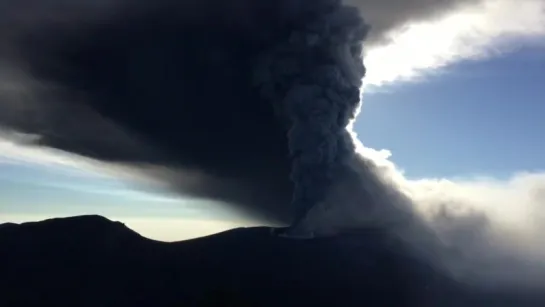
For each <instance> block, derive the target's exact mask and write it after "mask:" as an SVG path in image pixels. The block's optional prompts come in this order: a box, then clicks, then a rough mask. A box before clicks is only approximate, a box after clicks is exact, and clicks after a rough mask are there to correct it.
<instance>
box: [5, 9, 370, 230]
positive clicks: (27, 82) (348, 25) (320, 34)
mask: <svg viewBox="0 0 545 307" xmlns="http://www.w3.org/2000/svg"><path fill="white" fill-rule="evenodd" d="M2 4H3V6H4V7H5V9H4V10H3V12H9V16H8V18H7V19H4V20H3V23H4V24H5V25H6V27H5V28H4V29H7V30H4V32H3V33H2V38H1V42H2V47H3V48H2V60H4V65H3V72H4V73H3V77H4V78H5V79H6V81H9V83H10V84H12V85H13V86H11V85H10V86H5V88H4V89H3V91H2V93H1V95H2V97H1V98H2V103H1V104H0V111H1V112H0V114H2V115H0V123H1V124H2V125H3V126H4V127H7V128H9V129H14V130H17V131H19V132H24V133H29V134H33V135H39V136H40V139H39V141H38V145H41V146H49V147H54V148H58V149H62V150H65V151H69V152H73V153H76V154H80V155H84V156H88V157H91V158H95V159H98V160H102V161H107V162H112V163H122V164H125V165H133V166H135V167H138V166H140V167H142V168H141V169H146V170H148V169H150V165H151V166H157V168H155V169H154V171H151V173H152V174H153V175H155V176H159V177H164V179H165V180H168V181H169V182H170V183H171V184H172V185H173V186H174V187H175V188H176V189H179V190H180V191H181V192H183V193H186V194H189V195H194V196H202V197H209V198H216V199H221V200H224V201H227V202H230V203H234V204H238V205H240V206H242V207H243V208H245V209H248V210H249V211H251V212H253V213H255V214H258V215H259V216H260V217H261V218H267V219H268V220H269V221H273V222H280V223H289V222H290V221H291V220H292V219H293V217H294V215H302V214H303V213H304V212H305V211H306V209H308V208H309V207H310V206H311V205H312V204H313V203H314V202H316V201H319V199H320V198H323V195H321V194H320V193H322V194H323V193H326V191H327V189H328V186H329V184H330V182H331V181H332V180H333V178H331V176H332V172H333V169H332V168H333V165H335V164H337V163H338V161H337V160H339V159H344V157H345V156H349V155H352V154H353V152H354V151H353V148H352V145H351V142H350V138H349V137H348V136H347V133H346V131H345V129H344V128H345V126H346V124H347V123H348V120H349V119H350V118H351V117H352V115H353V112H354V109H355V108H356V106H357V104H358V101H359V86H360V85H361V78H362V77H363V65H362V61H361V58H360V55H361V41H362V39H363V38H364V36H365V33H366V26H365V25H364V24H363V22H362V20H361V18H360V16H359V14H358V12H357V11H356V10H355V9H352V8H348V7H344V6H342V5H341V3H340V1H332V0H327V1H326V0H323V1H288V0H284V1H243V0H239V1H230V2H227V1H214V0H208V1H181V2H175V1H159V2H154V3H150V2H144V1H142V2H134V1H130V2H129V1H126V2H125V1H114V0H112V1H101V2H91V1H78V2H77V3H75V2H73V1H72V2H68V1H67V2H64V1H60V0H50V1H41V2H39V1H28V0H27V1H17V2H15V1H3V2H2ZM355 68H357V69H355ZM165 169H167V170H168V171H163V170H165ZM292 169H293V172H292ZM290 175H291V178H292V180H293V182H294V183H295V184H293V183H292V181H290ZM292 186H294V187H295V188H293V187H292ZM318 192H319V193H318ZM293 195H294V196H293ZM292 198H294V202H295V204H296V205H290V202H291V200H292Z"/></svg>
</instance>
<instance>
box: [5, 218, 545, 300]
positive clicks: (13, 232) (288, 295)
mask: <svg viewBox="0 0 545 307" xmlns="http://www.w3.org/2000/svg"><path fill="white" fill-rule="evenodd" d="M0 276H2V277H1V278H0V306H3V307H14V306H46V305H51V306H71V307H74V306H146V307H147V306H157V307H159V306H237V307H241V306H275V307H276V306H301V305H304V306H346V307H349V306H400V307H402V306H419V307H421V306H445V307H448V306H464V307H469V306H497V307H501V306H545V299H543V298H542V299H541V300H540V298H539V297H537V296H532V295H530V294H528V293H526V294H523V293H486V292H482V291H481V292H479V291H475V290H473V289H470V288H468V287H466V286H464V285H461V284H458V283H455V282H454V281H452V280H450V279H448V278H446V277H445V276H443V275H441V274H440V273H438V272H436V271H434V270H433V269H431V268H430V267H429V266H427V265H425V264H424V263H421V262H419V261H418V260H416V259H415V258H412V257H410V256H409V254H408V253H406V252H405V249H404V247H403V245H402V244H401V243H400V242H399V241H398V240H396V239H395V238H393V237H390V236H389V235H387V234H386V233H384V232H380V231H368V232H363V231H362V232H359V233H357V234H356V233H354V234H350V235H344V236H340V237H335V238H321V239H313V240H290V239H284V238H280V237H278V236H275V235H271V230H270V228H266V227H257V228H240V229H234V230H230V231H226V232H223V233H219V234H216V235H211V236H207V237H203V238H199V239H193V240H188V241H181V242H174V243H164V242H158V241H153V240H150V239H147V238H144V237H142V236H140V235H139V234H137V233H136V232H134V231H132V230H131V229H129V228H127V227H126V226H125V225H123V224H122V223H119V222H113V221H110V220H108V219H106V218H103V217H101V216H79V217H71V218H59V219H51V220H45V221H41V222H32V223H23V224H2V225H0Z"/></svg>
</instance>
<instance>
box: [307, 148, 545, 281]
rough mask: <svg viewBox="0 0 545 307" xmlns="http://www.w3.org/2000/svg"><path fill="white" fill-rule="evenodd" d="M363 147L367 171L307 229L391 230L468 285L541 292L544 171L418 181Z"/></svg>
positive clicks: (314, 215)
mask: <svg viewBox="0 0 545 307" xmlns="http://www.w3.org/2000/svg"><path fill="white" fill-rule="evenodd" d="M357 143H358V151H359V152H360V154H361V155H362V156H363V157H364V160H363V161H364V162H363V163H364V164H363V165H365V166H364V167H361V165H359V166H358V165H356V166H355V167H356V169H358V170H359V171H360V174H359V179H358V181H354V182H352V181H348V182H340V183H339V187H338V189H334V190H333V191H332V193H331V195H330V199H328V200H327V201H326V202H325V203H324V204H320V205H318V206H317V207H315V208H313V210H311V211H310V213H309V215H307V221H305V223H306V224H305V223H304V224H303V226H302V229H307V230H306V231H308V229H310V231H314V232H315V233H318V234H319V233H322V234H327V233H335V232H338V231H342V230H343V229H346V228H348V229H354V228H356V229H357V228H368V227H371V228H374V227H379V228H382V229H386V230H388V229H390V230H391V231H393V232H394V233H396V234H397V235H398V236H400V237H401V238H403V239H404V240H405V241H406V242H408V243H409V245H410V246H412V247H413V248H415V250H416V251H417V252H419V253H420V252H421V253H422V254H421V255H422V256H423V257H425V258H426V259H427V260H429V261H430V262H433V263H434V264H436V265H438V266H439V267H440V268H442V269H446V270H447V271H449V272H450V273H452V274H453V276H455V277H457V278H460V279H461V280H463V281H464V282H470V283H478V284H480V285H483V284H485V285H487V286H489V285H494V286H510V287H513V286H527V287H540V289H542V290H543V287H545V244H543V233H545V172H541V173H518V174H514V175H513V176H512V177H511V178H509V179H507V180H498V179H494V178H486V177H478V178H469V179H447V178H423V179H418V180H413V179H408V178H406V177H405V176H404V175H403V172H402V171H401V170H399V169H398V168H397V167H396V165H395V164H394V163H393V162H392V161H390V160H389V157H390V154H391V153H390V152H389V151H387V150H382V151H377V150H374V149H371V148H366V147H364V146H363V145H362V144H361V143H359V142H357ZM351 183H355V184H351ZM329 204H331V206H329ZM414 218H416V219H414ZM415 221H416V222H415ZM305 227H306V228H305ZM438 242H440V243H438ZM438 244H439V245H438ZM437 246H442V248H440V249H437ZM443 247H445V248H446V249H443Z"/></svg>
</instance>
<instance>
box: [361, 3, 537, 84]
mask: <svg viewBox="0 0 545 307" xmlns="http://www.w3.org/2000/svg"><path fill="white" fill-rule="evenodd" d="M390 38H391V42H389V43H388V44H385V45H380V46H371V47H369V49H368V50H367V54H366V56H365V64H366V66H367V70H368V72H367V76H366V78H365V80H364V82H365V84H366V85H371V86H380V85H384V84H387V83H391V82H395V81H400V80H411V79H414V78H417V77H422V76H423V75H425V74H427V73H430V72H434V71H435V70H436V69H438V68H442V67H445V66H447V65H449V64H451V63H454V62H457V61H460V60H464V59H475V58H483V57H488V56H493V55H497V54H501V53H503V52H509V51H511V50H513V49H515V48H517V47H520V46H522V45H524V44H525V43H538V42H539V41H543V40H545V1H542V0H486V1H484V3H482V4H479V5H476V4H473V5H471V6H463V7H461V8H458V9H457V10H456V11H452V12H449V13H446V14H443V15H442V17H438V18H435V19H433V20H422V21H419V22H412V23H409V24H407V25H406V26H404V27H403V28H401V29H397V30H396V31H393V32H392V33H390Z"/></svg>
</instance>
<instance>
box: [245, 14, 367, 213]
mask: <svg viewBox="0 0 545 307" xmlns="http://www.w3.org/2000/svg"><path fill="white" fill-rule="evenodd" d="M367 29H368V27H367V26H366V25H365V24H364V23H363V21H362V19H361V18H360V16H359V12H358V11H357V10H356V9H355V8H353V7H342V6H338V5H336V6H332V7H331V8H330V9H329V10H327V11H325V12H318V14H316V15H315V16H314V17H313V18H312V19H311V20H310V22H308V23H306V24H304V25H302V26H301V27H300V28H297V29H294V30H293V31H292V32H291V33H290V35H289V36H288V37H287V39H286V40H285V41H284V42H282V43H281V44H278V45H276V46H274V47H273V48H272V49H271V50H267V52H266V53H265V54H263V55H262V56H261V59H260V61H259V62H258V65H257V71H256V74H255V77H254V78H255V82H256V84H257V86H258V87H259V90H260V93H261V94H262V95H263V96H264V97H265V98H266V99H267V100H268V101H269V102H270V103H271V104H272V105H273V106H274V107H275V111H276V114H277V116H279V118H280V119H281V123H282V124H283V125H285V127H286V130H287V131H288V133H287V137H288V148H289V155H290V158H291V161H292V171H291V179H292V181H293V183H294V186H295V187H294V196H293V205H294V207H295V208H296V210H297V217H296V220H299V219H301V218H302V217H303V216H304V214H305V213H306V212H307V210H308V209H310V208H312V207H313V206H314V205H315V204H316V203H319V202H322V201H324V199H325V197H326V195H327V193H328V192H329V190H330V188H331V185H332V183H333V182H334V181H336V180H338V179H339V176H341V173H342V172H343V171H344V170H343V168H346V167H347V166H346V162H347V161H348V160H350V159H352V158H353V156H354V154H355V150H354V145H353V143H352V139H351V136H350V135H349V134H348V131H347V130H346V127H347V125H348V123H349V121H350V120H351V119H353V118H354V114H355V111H356V108H357V107H358V105H359V101H360V99H359V96H360V92H359V88H360V87H361V79H362V78H363V75H364V72H365V69H364V67H363V61H362V58H361V54H362V45H361V43H362V41H363V39H364V38H365V35H366V33H367Z"/></svg>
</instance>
